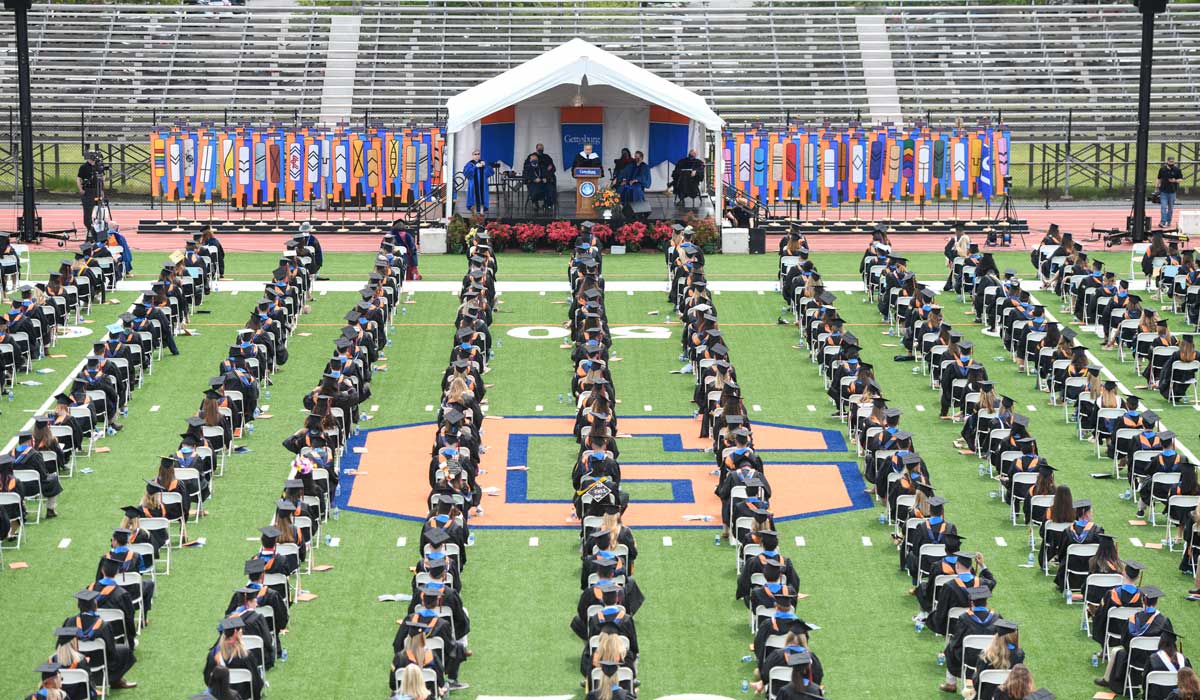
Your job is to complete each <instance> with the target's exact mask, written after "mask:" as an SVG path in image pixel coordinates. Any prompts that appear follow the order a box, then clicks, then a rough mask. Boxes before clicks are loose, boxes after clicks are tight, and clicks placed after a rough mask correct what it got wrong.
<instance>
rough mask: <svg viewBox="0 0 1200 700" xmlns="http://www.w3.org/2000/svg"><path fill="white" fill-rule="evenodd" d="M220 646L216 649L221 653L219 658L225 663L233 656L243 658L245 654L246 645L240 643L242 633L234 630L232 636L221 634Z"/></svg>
mask: <svg viewBox="0 0 1200 700" xmlns="http://www.w3.org/2000/svg"><path fill="white" fill-rule="evenodd" d="M219 644H220V646H219V647H218V649H217V650H218V651H219V652H220V653H221V658H222V659H224V660H225V662H226V663H228V662H229V660H230V659H233V658H235V657H236V658H239V659H240V658H243V657H245V656H246V647H245V646H243V645H242V633H241V632H240V631H234V633H233V636H231V637H230V636H226V635H224V634H222V635H221V641H220V643H219Z"/></svg>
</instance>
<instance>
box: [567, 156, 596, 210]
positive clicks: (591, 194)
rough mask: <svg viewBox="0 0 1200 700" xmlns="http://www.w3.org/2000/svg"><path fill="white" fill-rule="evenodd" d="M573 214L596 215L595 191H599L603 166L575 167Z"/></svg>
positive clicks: (573, 173)
mask: <svg viewBox="0 0 1200 700" xmlns="http://www.w3.org/2000/svg"><path fill="white" fill-rule="evenodd" d="M571 174H572V175H574V176H575V215H576V216H581V217H587V216H595V215H596V193H597V192H599V191H600V186H599V184H597V183H599V182H600V176H601V175H603V174H604V168H600V167H596V168H583V167H579V168H575V169H574V170H573V171H572V172H571Z"/></svg>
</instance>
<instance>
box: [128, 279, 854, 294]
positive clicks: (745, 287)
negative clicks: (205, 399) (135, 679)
mask: <svg viewBox="0 0 1200 700" xmlns="http://www.w3.org/2000/svg"><path fill="white" fill-rule="evenodd" d="M152 281H153V280H149V279H146V280H140V279H139V280H122V281H120V282H118V283H117V291H122V292H141V291H146V290H148V289H149V288H150V284H151V283H152ZM264 284H266V281H265V280H263V281H257V280H236V281H231V280H225V281H223V282H221V288H220V290H219V291H218V292H216V293H225V292H259V291H262V288H263V285H264ZM365 284H366V280H354V281H350V280H326V281H320V282H316V283H314V284H313V291H314V292H316V293H317V294H325V293H328V292H357V291H358V290H360V289H362V288H363V286H364V285H365ZM778 287H779V282H778V281H776V280H713V281H711V282H709V284H708V288H709V289H711V290H713V291H714V292H760V293H763V294H765V293H767V292H774V293H778V291H777V290H778ZM825 287H826V288H827V289H829V290H830V291H833V292H860V291H862V289H863V285H862V282H858V281H853V280H831V281H829V282H826V283H825ZM461 289H462V283H461V282H456V281H450V280H447V281H431V280H421V281H409V282H405V283H404V292H405V293H409V292H437V293H450V294H457V293H458V292H459V291H460V290H461ZM605 289H606V290H607V291H609V292H627V293H630V294H632V293H634V292H666V291H667V283H666V282H665V281H659V280H622V281H610V282H608V283H607V284H606V285H605ZM496 291H497V292H498V293H504V292H537V293H539V294H544V293H547V292H561V293H563V294H566V293H568V292H570V291H571V288H570V286H569V285H568V284H567V283H566V282H559V281H554V280H539V281H533V282H521V281H516V282H513V281H509V282H505V281H498V282H496Z"/></svg>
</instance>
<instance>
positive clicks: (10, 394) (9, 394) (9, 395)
mask: <svg viewBox="0 0 1200 700" xmlns="http://www.w3.org/2000/svg"><path fill="white" fill-rule="evenodd" d="M13 398H15V397H14V396H13V393H12V392H11V391H10V392H8V400H9V401H12V400H13Z"/></svg>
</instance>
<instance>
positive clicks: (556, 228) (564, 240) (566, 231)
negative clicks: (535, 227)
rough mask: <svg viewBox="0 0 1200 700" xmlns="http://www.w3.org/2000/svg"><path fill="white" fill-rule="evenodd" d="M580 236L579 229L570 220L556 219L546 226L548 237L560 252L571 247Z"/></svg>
mask: <svg viewBox="0 0 1200 700" xmlns="http://www.w3.org/2000/svg"><path fill="white" fill-rule="evenodd" d="M578 237H579V229H577V228H575V226H574V225H572V224H571V222H569V221H555V222H554V223H552V224H549V225H547V226H546V238H547V239H549V240H550V243H551V244H553V245H554V248H555V249H556V250H558V252H560V253H561V252H562V251H564V250H566V249H567V248H569V247H570V246H571V244H573V243H574V242H575V239H576V238H578Z"/></svg>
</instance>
